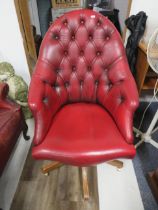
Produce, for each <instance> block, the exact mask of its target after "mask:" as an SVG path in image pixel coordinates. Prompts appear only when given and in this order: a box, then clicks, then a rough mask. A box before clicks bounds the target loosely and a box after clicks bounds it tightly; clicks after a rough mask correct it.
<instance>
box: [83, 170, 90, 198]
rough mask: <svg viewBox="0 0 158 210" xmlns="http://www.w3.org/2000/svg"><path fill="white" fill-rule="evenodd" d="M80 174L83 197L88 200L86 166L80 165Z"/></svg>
mask: <svg viewBox="0 0 158 210" xmlns="http://www.w3.org/2000/svg"><path fill="white" fill-rule="evenodd" d="M81 174H82V189H83V198H84V200H89V197H90V196H89V187H88V174H87V167H81Z"/></svg>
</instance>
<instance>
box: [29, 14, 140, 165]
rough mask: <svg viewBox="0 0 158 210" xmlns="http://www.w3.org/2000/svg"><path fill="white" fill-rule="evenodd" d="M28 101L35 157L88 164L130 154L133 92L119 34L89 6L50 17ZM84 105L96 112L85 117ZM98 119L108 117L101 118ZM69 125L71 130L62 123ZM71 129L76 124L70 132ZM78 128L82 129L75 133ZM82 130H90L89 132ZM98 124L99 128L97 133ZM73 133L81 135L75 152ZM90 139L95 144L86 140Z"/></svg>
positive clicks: (76, 142)
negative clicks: (56, 18)
mask: <svg viewBox="0 0 158 210" xmlns="http://www.w3.org/2000/svg"><path fill="white" fill-rule="evenodd" d="M76 103H77V104H76ZM83 103H84V104H83ZM66 104H68V105H69V106H65V105H66ZM92 104H93V106H92ZM94 104H95V106H94ZM29 105H30V108H31V110H32V112H33V115H34V118H35V135H34V148H33V156H34V157H35V158H38V159H52V160H60V161H63V162H66V163H70V164H73V165H80V164H81V165H82V164H84V165H85V164H86V161H87V164H93V163H97V162H101V161H105V160H109V159H113V158H117V157H121V156H122V157H133V156H134V153H135V152H134V147H133V145H131V144H132V143H133V133H132V120H133V113H134V111H135V109H136V108H137V106H138V94H137V90H136V85H135V82H134V80H133V77H132V75H131V73H130V70H129V66H128V63H127V59H126V55H125V50H124V47H123V44H122V41H121V38H120V35H119V33H118V32H117V30H116V28H115V27H114V26H113V24H112V23H111V22H110V21H109V20H108V19H107V18H105V17H104V16H102V15H101V14H99V13H96V12H94V11H92V10H78V11H73V12H70V13H67V14H65V15H63V16H62V17H60V18H59V19H58V20H56V21H55V22H54V23H53V25H52V26H51V27H50V28H49V30H48V32H47V34H46V36H45V38H44V40H43V42H42V46H41V49H40V53H39V58H38V61H37V64H36V67H35V71H34V74H33V77H32V81H31V85H30V90H29ZM76 106H77V107H76ZM87 106H89V109H88V108H87ZM68 107H69V108H68ZM92 107H93V108H92ZM100 107H102V108H100ZM61 108H62V109H61ZM82 109H83V110H82ZM64 110H65V111H64ZM80 110H82V111H83V113H82V112H81V113H82V114H81V113H80V114H81V115H80V114H79V113H78V112H80ZM88 110H89V111H88ZM86 111H87V112H88V113H87V115H92V116H93V112H95V111H96V112H97V113H98V117H97V116H96V115H95V117H94V119H93V121H92V123H88V122H89V120H90V119H91V118H89V119H86V114H85V112H86ZM103 111H104V112H105V113H104V114H103V113H102V112H103ZM60 112H61V113H60ZM101 113H102V114H101ZM107 113H108V114H109V115H110V118H109V117H107ZM72 114H73V116H72ZM101 115H103V116H104V117H103V116H102V117H101ZM70 116H71V118H70ZM75 116H76V117H75ZM79 116H80V117H79ZM92 116H91V117H92ZM84 118H85V120H84ZM99 118H100V122H99ZM70 119H71V120H72V122H70ZM103 119H104V120H105V121H106V120H107V121H108V122H109V123H106V122H105V123H103V121H104V120H103ZM62 121H65V122H62ZM83 122H84V123H83ZM102 123H103V125H101V124H102ZM70 125H71V126H72V130H71V129H67V126H68V127H69V126H70ZM114 125H115V126H117V127H115V126H114ZM82 126H83V128H82ZM64 127H66V129H65V130H64ZM76 129H79V130H78V131H77V132H76V133H74V132H73V131H75V130H76ZM80 129H81V131H84V132H86V130H87V133H86V134H84V135H83V136H82V135H81V136H78V135H79V133H80ZM113 129H114V130H113ZM54 130H55V131H54ZM88 130H95V131H93V132H92V133H93V134H92V133H90V132H89V131H88ZM103 130H104V132H105V133H99V132H103ZM106 130H108V133H107V132H106ZM118 131H119V132H118ZM54 132H55V133H54ZM114 133H115V134H117V135H114ZM106 134H107V135H108V137H107V138H106ZM58 135H59V137H60V140H59V139H58V138H57V136H58ZM77 136H78V137H79V138H77ZM92 136H93V137H92ZM101 136H102V138H101ZM117 136H118V140H116V137H117ZM97 137H98V138H101V139H102V141H98V139H97ZM68 138H70V139H71V140H70V141H72V139H73V138H75V140H74V141H72V142H73V144H69V143H68ZM82 138H83V139H82ZM85 138H86V139H89V141H87V140H86V141H84V140H85ZM61 139H62V140H61ZM79 139H80V140H81V139H82V140H81V144H80V150H79V151H78V152H77V145H78V142H79ZM94 139H95V140H96V142H98V146H97V144H95V145H94V144H93V143H92V142H93V141H94ZM58 140H59V142H58ZM83 141H84V142H83ZM109 141H110V143H109ZM123 141H124V143H122V142H123ZM54 142H55V144H56V145H54ZM57 142H58V143H57ZM66 142H67V143H68V146H66ZM106 142H107V144H106ZM116 142H117V143H118V144H117V147H116V145H115V143H116ZM119 142H120V144H119ZM57 144H60V145H59V146H57ZM109 144H110V145H111V147H110V148H109ZM103 145H104V146H103ZM125 145H126V146H125ZM82 146H84V148H83V151H82V152H81V147H82ZM101 147H102V152H101ZM64 148H65V151H64ZM60 149H61V151H60ZM108 149H109V153H108ZM125 150H126V152H125ZM94 154H96V155H94ZM64 157H65V158H64ZM66 157H67V158H66ZM73 157H74V158H73ZM85 157H86V159H85Z"/></svg>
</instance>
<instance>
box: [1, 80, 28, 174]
mask: <svg viewBox="0 0 158 210" xmlns="http://www.w3.org/2000/svg"><path fill="white" fill-rule="evenodd" d="M8 90H9V87H8V85H7V84H5V83H0V175H1V174H2V172H3V169H4V167H5V166H6V163H7V161H8V159H9V157H10V155H11V152H12V150H13V147H14V145H15V143H16V142H17V139H18V137H19V136H20V133H21V132H22V131H23V134H24V138H25V139H26V140H28V139H29V137H28V136H27V135H26V133H27V125H26V123H25V120H24V116H23V114H22V111H21V107H20V106H19V105H17V104H15V103H14V102H12V101H10V100H9V99H8V98H7V94H8Z"/></svg>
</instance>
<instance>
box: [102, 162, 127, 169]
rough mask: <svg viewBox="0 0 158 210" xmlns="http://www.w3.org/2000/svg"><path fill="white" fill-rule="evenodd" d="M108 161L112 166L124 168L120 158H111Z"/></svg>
mask: <svg viewBox="0 0 158 210" xmlns="http://www.w3.org/2000/svg"><path fill="white" fill-rule="evenodd" d="M106 163H108V164H110V165H112V166H115V167H116V168H117V169H121V168H123V162H122V161H120V160H110V161H107V162H106Z"/></svg>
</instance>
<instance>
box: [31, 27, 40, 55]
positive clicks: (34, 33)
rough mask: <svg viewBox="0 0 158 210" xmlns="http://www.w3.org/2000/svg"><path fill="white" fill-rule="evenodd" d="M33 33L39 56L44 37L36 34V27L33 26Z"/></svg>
mask: <svg viewBox="0 0 158 210" xmlns="http://www.w3.org/2000/svg"><path fill="white" fill-rule="evenodd" d="M32 31H33V37H34V42H35V47H36V53H37V56H38V54H39V49H40V46H41V42H42V37H41V35H39V34H37V33H36V27H35V26H33V25H32Z"/></svg>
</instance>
